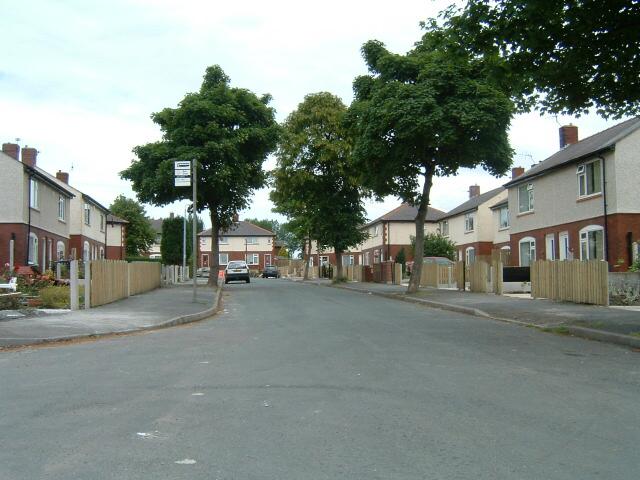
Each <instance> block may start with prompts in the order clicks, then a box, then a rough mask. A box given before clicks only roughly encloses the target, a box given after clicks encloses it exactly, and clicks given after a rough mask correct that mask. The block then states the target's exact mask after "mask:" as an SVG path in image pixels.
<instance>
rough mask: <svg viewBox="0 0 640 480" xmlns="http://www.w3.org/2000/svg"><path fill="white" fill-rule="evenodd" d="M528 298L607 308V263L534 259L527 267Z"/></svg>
mask: <svg viewBox="0 0 640 480" xmlns="http://www.w3.org/2000/svg"><path fill="white" fill-rule="evenodd" d="M531 296H532V297H533V298H548V299H551V300H560V301H566V302H573V303H589V304H595V305H608V304H609V270H608V265H607V262H602V261H600V260H591V261H581V260H572V261H566V260H565V261H551V260H536V261H534V262H532V264H531Z"/></svg>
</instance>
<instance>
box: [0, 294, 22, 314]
mask: <svg viewBox="0 0 640 480" xmlns="http://www.w3.org/2000/svg"><path fill="white" fill-rule="evenodd" d="M19 308H20V295H0V310H18V309H19Z"/></svg>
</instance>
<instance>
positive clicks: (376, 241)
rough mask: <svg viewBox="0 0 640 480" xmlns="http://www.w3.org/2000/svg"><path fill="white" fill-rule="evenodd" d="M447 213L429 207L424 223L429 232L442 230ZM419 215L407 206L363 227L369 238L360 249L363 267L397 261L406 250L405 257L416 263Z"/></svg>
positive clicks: (402, 206) (414, 208)
mask: <svg viewBox="0 0 640 480" xmlns="http://www.w3.org/2000/svg"><path fill="white" fill-rule="evenodd" d="M443 214H444V212H443V211H442V210H438V209H437V208H433V207H431V206H430V207H429V209H428V210H427V218H426V221H425V224H424V231H425V233H435V232H437V231H438V219H439V218H440V216H441V215H443ZM416 215H418V209H417V208H416V207H414V206H412V205H409V204H407V203H403V204H402V205H400V206H399V207H396V208H394V209H393V210H391V211H390V212H387V213H385V214H384V215H382V216H381V217H379V218H376V219H375V220H373V221H372V222H369V223H368V224H366V225H365V226H364V227H362V228H363V229H364V230H366V232H367V233H368V234H369V237H368V238H367V239H366V240H365V241H364V242H362V244H361V245H360V247H359V250H360V257H361V258H360V264H362V265H373V264H374V263H380V262H384V261H387V260H393V259H395V258H396V256H397V255H398V253H399V252H400V250H402V249H404V252H405V258H406V259H407V260H413V247H412V246H411V237H415V235H416V224H415V219H416Z"/></svg>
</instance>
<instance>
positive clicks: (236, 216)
mask: <svg viewBox="0 0 640 480" xmlns="http://www.w3.org/2000/svg"><path fill="white" fill-rule="evenodd" d="M239 221H240V215H238V214H237V213H234V214H233V223H238V222H239Z"/></svg>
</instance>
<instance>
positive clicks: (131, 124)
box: [0, 0, 621, 225]
mask: <svg viewBox="0 0 640 480" xmlns="http://www.w3.org/2000/svg"><path fill="white" fill-rule="evenodd" d="M9 3H11V6H8V4H9ZM449 3H450V0H445V1H437V0H398V1H396V2H388V1H379V0H354V1H349V2H347V1H344V0H342V1H337V0H324V1H323V2H302V1H299V0H298V1H290V0H273V1H271V2H265V1H264V0H243V1H236V2H215V1H200V0H110V1H108V2H102V1H100V2H99V1H95V0H94V1H87V0H66V1H64V0H60V1H56V2H51V1H50V0H22V1H21V2H9V1H8V0H1V1H0V14H1V16H2V19H3V21H2V25H3V26H2V29H0V58H1V59H2V62H1V63H0V142H2V143H5V142H15V141H16V139H20V140H19V144H20V145H21V146H22V147H24V146H30V147H35V148H37V149H38V151H39V153H38V165H39V166H40V167H41V168H43V169H45V170H46V171H48V172H49V173H52V174H55V172H56V171H58V170H63V171H67V172H70V183H71V185H73V186H74V187H76V188H78V189H79V190H81V191H83V192H84V193H86V194H88V195H90V196H91V197H93V198H95V199H96V200H98V201H99V202H101V203H102V204H103V205H105V206H109V205H110V204H111V202H112V201H113V199H114V198H115V197H116V196H118V195H120V194H123V195H125V196H126V197H129V198H135V192H133V190H132V189H131V186H130V184H129V182H128V181H125V180H122V179H121V178H120V176H119V172H120V171H122V170H123V169H125V168H127V166H128V165H130V163H131V161H132V160H134V158H135V156H134V154H133V153H132V149H133V147H135V146H136V145H142V144H145V143H148V142H153V141H157V140H159V139H160V138H161V135H160V131H159V129H158V128H157V127H156V125H155V124H154V123H153V122H152V121H151V119H150V115H151V113H153V112H157V111H159V110H162V109H163V108H165V107H175V106H176V105H177V104H178V102H179V101H180V100H181V99H182V98H183V97H184V95H185V94H186V93H188V92H194V91H197V90H198V89H199V87H200V84H201V83H202V76H203V75H204V72H205V69H206V67H207V66H210V65H214V64H218V65H220V66H221V67H222V68H223V69H224V71H225V72H226V74H227V75H228V76H229V77H230V78H231V84H232V86H235V87H241V88H248V89H250V90H252V91H253V92H255V93H256V94H259V95H260V94H263V93H270V94H271V95H272V96H273V102H272V104H271V105H272V106H273V107H274V108H275V109H276V112H277V119H278V121H283V120H284V119H285V118H286V116H287V115H288V114H289V113H291V112H292V111H293V110H295V108H296V107H297V105H298V104H299V103H300V102H301V101H302V100H303V98H304V96H305V95H306V94H308V93H314V92H319V91H328V92H331V93H333V94H336V95H338V96H339V97H341V98H342V100H343V101H344V102H345V103H346V104H349V103H350V102H351V100H352V89H351V86H352V82H353V79H354V78H355V77H356V76H358V75H362V74H366V73H367V72H366V67H365V64H364V61H363V60H362V57H361V55H360V47H361V46H362V45H363V44H364V43H365V42H366V41H368V40H371V39H377V40H380V41H382V42H384V43H385V44H386V46H387V47H388V48H389V49H390V50H391V51H394V52H396V53H405V52H406V51H407V50H409V49H411V47H412V45H413V44H414V43H415V42H416V41H417V40H419V38H420V36H421V30H420V26H419V23H420V21H421V20H425V19H427V18H429V17H433V16H435V15H437V13H438V12H439V11H440V10H442V9H443V8H444V7H445V6H446V5H447V4H449ZM620 121H621V120H620ZM569 123H573V124H574V125H577V126H578V127H579V136H580V138H585V137H587V136H589V135H592V134H594V133H597V132H598V131H601V130H603V129H605V128H608V127H609V126H612V125H614V124H615V123H618V121H606V120H604V119H602V118H599V117H597V116H595V115H587V116H582V117H580V118H572V117H567V116H558V117H555V116H540V115H539V114H538V113H530V114H526V115H519V116H517V117H515V118H514V120H513V121H512V125H511V129H510V132H509V138H510V142H511V146H512V148H513V149H514V151H515V156H514V159H513V164H514V166H522V167H525V168H529V167H531V165H532V164H533V163H537V162H540V161H542V160H544V159H545V158H546V157H548V156H550V155H551V154H553V153H554V152H556V151H557V150H558V148H559V146H558V128H559V126H560V125H566V124H569ZM274 166H275V159H274V158H269V159H267V161H266V162H265V164H264V168H265V169H271V168H273V167H274ZM507 180H508V178H507V177H503V178H494V177H492V176H490V175H489V174H487V173H485V172H483V171H482V170H480V169H474V170H468V169H464V170H461V171H460V172H459V174H458V175H457V176H455V177H449V178H438V179H435V181H434V184H433V188H432V195H431V205H432V206H433V207H436V208H439V209H441V210H445V211H446V210H450V209H452V208H454V207H455V206H456V205H458V204H460V203H462V202H463V201H465V200H466V199H468V189H469V186H470V185H474V184H477V185H479V186H480V188H481V192H485V191H487V190H490V189H492V188H495V187H497V186H500V185H502V184H504V183H505V182H506V181H507ZM399 204H400V201H399V200H398V199H396V198H387V199H385V200H384V201H383V202H374V201H367V203H366V209H367V215H368V217H369V219H374V218H377V217H378V216H380V215H383V214H384V213H386V212H387V211H389V210H391V209H393V208H395V207H396V206H398V205H399ZM185 206H186V202H176V203H174V204H172V205H168V206H165V207H156V206H152V205H145V208H146V211H147V214H148V215H149V216H151V217H162V216H168V215H169V213H170V212H173V213H176V214H181V213H182V212H183V211H184V208H185ZM272 207H273V205H272V204H271V203H270V201H269V193H268V190H266V189H263V190H259V191H257V192H255V194H254V195H253V198H252V202H251V205H250V207H249V208H248V209H247V210H245V211H243V212H240V217H241V218H260V219H265V218H275V219H278V220H280V221H285V220H286V219H285V218H284V217H281V216H279V215H277V214H274V213H273V212H272V211H271V208H272ZM205 224H206V225H209V224H210V223H209V222H208V221H207V220H206V217H205Z"/></svg>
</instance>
